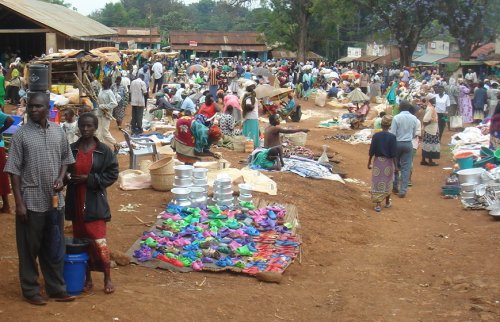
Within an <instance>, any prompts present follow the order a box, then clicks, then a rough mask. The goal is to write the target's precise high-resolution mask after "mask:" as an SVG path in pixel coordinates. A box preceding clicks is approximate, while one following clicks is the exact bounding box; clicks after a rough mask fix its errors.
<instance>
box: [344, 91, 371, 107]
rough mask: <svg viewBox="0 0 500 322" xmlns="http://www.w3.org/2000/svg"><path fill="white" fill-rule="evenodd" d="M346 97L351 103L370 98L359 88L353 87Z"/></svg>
mask: <svg viewBox="0 0 500 322" xmlns="http://www.w3.org/2000/svg"><path fill="white" fill-rule="evenodd" d="M347 98H348V99H349V100H351V103H354V104H358V103H361V102H365V101H369V100H370V98H369V97H368V96H367V95H366V94H365V93H363V92H362V91H361V90H360V89H359V88H355V89H354V90H353V91H352V92H350V93H349V94H348V95H347Z"/></svg>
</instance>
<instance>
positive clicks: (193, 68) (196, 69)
mask: <svg viewBox="0 0 500 322" xmlns="http://www.w3.org/2000/svg"><path fill="white" fill-rule="evenodd" d="M202 70H203V66H201V65H199V64H197V65H191V66H189V67H188V69H187V73H188V74H191V73H195V72H200V71H202Z"/></svg>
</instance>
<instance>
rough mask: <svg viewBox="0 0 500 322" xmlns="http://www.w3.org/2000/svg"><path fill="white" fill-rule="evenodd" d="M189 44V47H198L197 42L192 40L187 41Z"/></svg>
mask: <svg viewBox="0 0 500 322" xmlns="http://www.w3.org/2000/svg"><path fill="white" fill-rule="evenodd" d="M189 46H191V47H198V42H197V41H194V40H190V41H189Z"/></svg>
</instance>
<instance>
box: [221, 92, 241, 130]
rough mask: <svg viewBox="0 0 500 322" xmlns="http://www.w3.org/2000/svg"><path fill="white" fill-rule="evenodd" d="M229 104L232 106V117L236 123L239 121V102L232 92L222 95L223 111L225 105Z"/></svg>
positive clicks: (225, 107)
mask: <svg viewBox="0 0 500 322" xmlns="http://www.w3.org/2000/svg"><path fill="white" fill-rule="evenodd" d="M229 105H231V106H232V107H233V114H232V115H233V119H234V122H235V123H236V124H238V123H240V122H241V113H242V111H241V104H240V100H239V98H238V96H236V95H233V94H228V95H226V96H224V113H225V112H226V109H227V107H228V106H229Z"/></svg>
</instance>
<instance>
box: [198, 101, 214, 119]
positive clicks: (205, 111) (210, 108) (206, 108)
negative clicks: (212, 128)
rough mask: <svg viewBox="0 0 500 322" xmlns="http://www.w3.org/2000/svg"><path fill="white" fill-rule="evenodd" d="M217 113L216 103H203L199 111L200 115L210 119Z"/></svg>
mask: <svg viewBox="0 0 500 322" xmlns="http://www.w3.org/2000/svg"><path fill="white" fill-rule="evenodd" d="M215 113H217V111H216V110H215V103H212V104H210V105H207V104H206V103H203V104H202V105H201V107H200V109H199V111H198V114H202V115H205V116H206V117H208V118H211V117H212V116H214V115H215Z"/></svg>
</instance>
